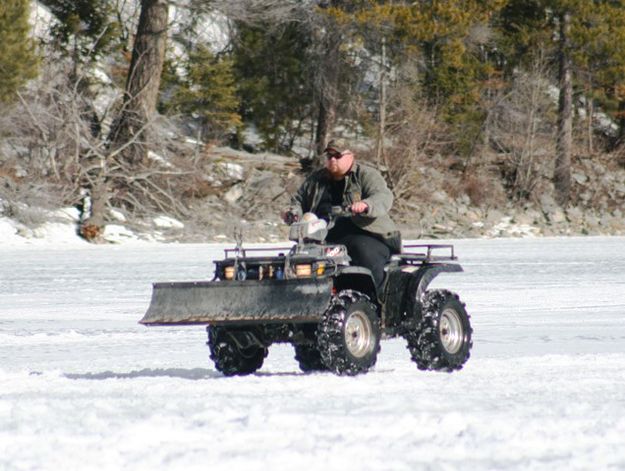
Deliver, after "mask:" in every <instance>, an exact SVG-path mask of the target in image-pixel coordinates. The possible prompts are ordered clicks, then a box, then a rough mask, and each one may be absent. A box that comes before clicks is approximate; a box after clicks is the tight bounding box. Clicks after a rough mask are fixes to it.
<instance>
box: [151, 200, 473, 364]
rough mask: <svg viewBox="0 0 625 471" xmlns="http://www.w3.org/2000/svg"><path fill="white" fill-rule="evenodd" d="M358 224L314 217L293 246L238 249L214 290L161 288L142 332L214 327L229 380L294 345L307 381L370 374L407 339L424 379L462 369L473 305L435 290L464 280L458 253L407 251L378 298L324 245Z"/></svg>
mask: <svg viewBox="0 0 625 471" xmlns="http://www.w3.org/2000/svg"><path fill="white" fill-rule="evenodd" d="M349 216H351V213H349V212H347V211H345V210H343V209H341V208H332V211H331V217H330V222H329V223H327V222H326V221H325V220H324V219H318V218H317V217H316V216H315V215H313V214H311V213H307V214H305V215H304V216H303V217H302V219H301V220H300V221H298V222H295V223H293V224H292V225H291V227H290V232H289V239H290V240H291V241H293V242H295V244H294V245H293V246H292V247H284V248H243V246H242V243H241V240H239V241H238V243H237V245H236V247H235V248H232V249H226V250H225V258H224V259H222V260H219V261H216V262H215V275H214V278H213V279H212V280H211V281H191V282H175V283H154V284H153V290H152V300H151V302H150V305H149V307H148V310H147V312H146V314H145V316H144V317H143V319H141V321H140V323H141V324H144V325H187V324H201V325H207V332H208V347H209V349H210V358H211V359H212V360H213V362H214V364H215V368H216V369H217V370H218V371H220V372H222V373H223V374H224V375H226V376H233V375H247V374H251V373H254V372H255V371H256V370H258V369H259V368H261V366H262V364H263V361H264V359H265V358H266V356H267V353H268V348H269V346H270V345H271V344H273V343H276V342H288V343H291V344H292V345H293V346H294V348H295V359H296V360H297V361H298V363H299V367H300V369H301V370H302V371H304V372H314V371H331V372H333V373H336V374H339V375H356V374H360V373H365V372H367V371H368V370H369V369H371V368H372V367H373V366H374V365H375V363H376V359H377V356H378V353H379V351H380V340H381V339H382V338H383V337H384V338H393V337H403V338H404V339H405V340H406V342H407V345H408V350H409V351H410V355H411V358H412V360H413V361H414V362H415V363H416V365H417V367H418V368H419V369H421V370H435V371H446V372H451V371H454V370H459V369H460V368H462V366H463V365H464V364H465V363H466V361H467V360H468V359H469V355H470V350H471V347H472V340H471V336H472V328H471V324H470V319H469V315H468V314H467V311H466V310H465V305H464V304H463V303H462V302H461V301H460V299H459V298H458V295H457V294H454V293H452V292H450V291H448V290H444V289H436V290H428V289H427V288H428V285H429V284H430V283H431V281H432V280H433V279H434V278H435V277H436V276H437V275H438V274H439V273H442V272H461V271H462V267H461V266H460V265H459V264H458V263H457V257H456V255H455V254H454V247H453V245H446V244H445V245H442V244H436V245H432V244H428V245H420V244H416V245H404V246H403V250H402V253H400V254H398V255H393V256H392V257H391V259H390V260H389V262H388V264H387V265H386V267H385V277H384V282H383V285H382V289H381V290H380V291H379V292H378V291H377V290H376V287H375V284H374V281H373V278H372V275H371V272H370V271H369V270H368V269H366V268H363V267H358V266H352V265H350V258H349V255H348V253H347V250H346V248H345V246H343V245H334V244H328V243H326V242H325V238H326V236H327V233H328V230H329V228H331V226H332V224H333V223H334V222H335V221H336V220H337V219H338V218H339V217H349Z"/></svg>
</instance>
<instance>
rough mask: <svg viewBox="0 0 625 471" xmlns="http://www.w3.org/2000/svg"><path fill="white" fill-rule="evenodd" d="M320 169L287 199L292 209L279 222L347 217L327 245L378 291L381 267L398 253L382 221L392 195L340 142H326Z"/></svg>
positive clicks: (390, 228) (391, 230) (390, 227)
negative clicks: (338, 248)
mask: <svg viewBox="0 0 625 471" xmlns="http://www.w3.org/2000/svg"><path fill="white" fill-rule="evenodd" d="M324 155H325V158H326V160H325V167H324V168H322V169H320V170H317V171H315V172H314V173H313V174H311V175H310V176H309V177H308V178H307V179H306V180H305V181H304V183H303V184H302V186H301V187H300V188H299V190H298V192H297V194H296V195H295V196H294V197H293V199H292V201H291V204H292V206H293V208H292V209H291V210H290V211H289V212H287V213H285V221H287V222H289V220H290V221H291V222H292V221H293V219H297V218H299V217H301V215H302V214H303V213H306V212H312V213H315V214H316V215H317V216H318V217H320V218H323V219H326V220H328V219H329V214H330V209H331V207H332V206H341V207H343V208H347V209H349V210H350V211H351V212H352V216H351V217H350V218H340V219H338V220H337V221H336V224H335V225H334V227H332V228H331V229H330V231H329V232H328V237H327V238H326V241H327V242H331V243H335V244H343V245H345V246H346V247H347V252H348V254H349V256H350V257H351V259H352V264H353V265H358V266H363V267H365V268H368V269H369V270H371V273H372V275H373V279H374V281H375V284H376V287H377V288H378V290H379V289H380V288H381V287H382V282H383V280H384V265H385V264H386V262H387V261H388V259H389V258H390V256H391V254H393V253H399V252H400V251H401V238H400V235H399V231H398V230H397V227H396V226H395V223H394V222H393V221H392V220H391V218H390V216H389V215H388V212H389V210H390V209H391V205H392V204H393V194H392V193H391V191H390V190H389V188H388V187H387V185H386V182H385V181H384V178H383V177H382V175H381V174H380V173H379V172H378V171H377V170H376V169H374V168H373V167H370V166H368V165H365V164H359V163H357V162H356V161H355V158H354V154H353V152H352V151H351V150H349V149H348V148H347V147H346V146H345V144H344V143H342V142H341V141H337V140H335V141H331V142H330V143H329V144H328V146H327V147H326V149H325V151H324Z"/></svg>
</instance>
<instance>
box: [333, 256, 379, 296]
mask: <svg viewBox="0 0 625 471" xmlns="http://www.w3.org/2000/svg"><path fill="white" fill-rule="evenodd" d="M334 288H335V289H336V291H337V292H338V291H342V290H344V289H353V290H356V291H360V292H361V293H363V294H366V295H367V296H369V299H370V300H371V301H373V302H374V303H376V304H377V300H378V294H377V291H376V289H375V283H374V282H373V275H372V274H371V270H369V269H368V268H364V267H359V266H353V265H352V266H348V267H345V268H343V269H341V273H340V274H339V275H338V276H337V277H336V278H335V280H334Z"/></svg>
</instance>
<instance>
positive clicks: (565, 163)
mask: <svg viewBox="0 0 625 471" xmlns="http://www.w3.org/2000/svg"><path fill="white" fill-rule="evenodd" d="M624 9H625V6H624V5H622V2H614V1H612V0H595V1H592V2H590V1H587V0H530V1H528V0H508V5H507V6H506V8H504V9H503V11H502V16H501V20H502V21H501V25H502V30H503V31H504V32H505V33H507V34H508V35H509V38H510V41H508V45H509V46H510V47H509V50H511V51H513V54H510V61H509V65H508V67H509V69H512V68H514V67H515V66H517V65H519V64H522V63H523V62H524V61H527V59H528V58H531V56H532V54H533V52H534V51H537V50H541V51H547V53H548V54H550V55H551V57H552V60H553V64H554V65H556V66H557V70H558V77H557V78H558V83H559V109H558V131H557V136H556V139H557V145H556V155H555V168H554V177H553V183H554V187H555V191H556V197H557V200H558V202H559V203H560V204H561V205H562V206H566V205H568V203H569V200H570V188H571V157H572V156H571V154H572V144H573V134H572V127H573V95H574V92H575V89H576V88H577V89H586V90H585V92H586V93H587V95H589V96H586V98H587V99H592V96H593V95H594V92H595V91H596V90H600V91H601V92H602V94H603V95H604V96H606V95H610V94H612V95H613V96H614V97H615V98H616V99H617V100H618V90H619V85H620V84H622V83H623V79H622V77H623V74H624V73H625V54H624V52H625V47H624V46H623V39H624V38H625V11H624Z"/></svg>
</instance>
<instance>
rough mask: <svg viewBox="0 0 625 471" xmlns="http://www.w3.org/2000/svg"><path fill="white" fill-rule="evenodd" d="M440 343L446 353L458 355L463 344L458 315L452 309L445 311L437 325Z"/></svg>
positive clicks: (462, 330)
mask: <svg viewBox="0 0 625 471" xmlns="http://www.w3.org/2000/svg"><path fill="white" fill-rule="evenodd" d="M438 329H439V333H440V338H441V343H442V344H443V347H444V348H445V350H446V351H447V352H448V353H451V354H454V353H458V351H459V350H460V348H462V344H463V342H464V329H463V328H462V321H461V319H460V315H459V314H458V313H457V312H456V311H455V310H454V309H445V310H444V311H443V314H442V315H441V320H440V324H439V327H438Z"/></svg>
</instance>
